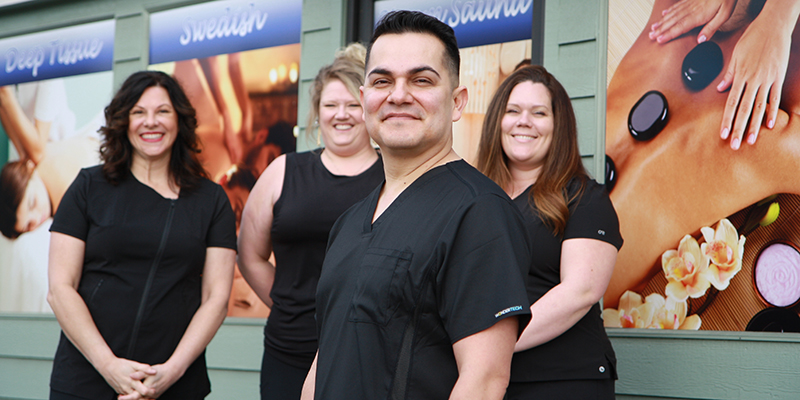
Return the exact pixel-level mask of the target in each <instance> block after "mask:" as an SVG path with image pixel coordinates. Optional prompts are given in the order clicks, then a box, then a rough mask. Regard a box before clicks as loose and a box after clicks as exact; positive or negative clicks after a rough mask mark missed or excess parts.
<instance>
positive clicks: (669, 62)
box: [603, 0, 800, 332]
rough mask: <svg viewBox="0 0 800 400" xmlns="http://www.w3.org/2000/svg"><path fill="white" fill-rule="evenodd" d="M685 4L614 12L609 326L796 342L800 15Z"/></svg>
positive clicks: (774, 5)
mask: <svg viewBox="0 0 800 400" xmlns="http://www.w3.org/2000/svg"><path fill="white" fill-rule="evenodd" d="M687 3H689V2H681V3H680V4H679V2H676V1H673V0H655V1H653V0H641V1H627V0H625V1H623V0H611V1H609V13H608V14H609V27H608V31H609V38H608V82H607V83H608V91H607V114H606V183H607V187H608V188H609V190H610V196H611V200H612V202H613V203H614V206H615V208H616V211H617V214H618V215H619V220H620V229H621V231H622V236H623V238H624V239H625V244H624V245H623V247H622V249H621V250H620V252H619V255H618V258H617V263H616V266H615V270H614V273H613V276H612V278H611V282H610V284H609V287H608V289H607V291H606V294H605V297H604V303H603V304H604V308H605V309H604V311H603V317H604V321H605V325H606V326H607V327H623V328H655V329H690V330H697V329H702V330H726V331H745V330H747V331H771V332H800V317H798V312H799V311H800V308H799V306H798V304H800V250H799V249H800V213H798V210H799V209H800V179H798V171H800V118H798V115H797V114H798V112H800V37H799V36H798V35H800V32H799V31H798V29H797V27H796V25H797V22H798V12H800V11H798V10H793V9H792V8H793V7H794V6H793V4H794V3H795V2H789V1H786V2H781V1H779V2H774V1H773V2H766V4H765V2H764V1H763V0H762V1H758V0H750V1H743V0H740V1H738V2H727V3H735V5H734V6H733V7H732V8H725V7H723V8H722V9H714V10H711V11H709V12H704V11H701V10H700V9H691V10H690V9H689V8H688V7H686V6H687ZM681 26H684V27H686V28H684V29H690V30H688V31H682V30H681V29H680V28H679V27H681ZM692 28H693V29H692Z"/></svg>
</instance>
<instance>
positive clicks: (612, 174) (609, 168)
mask: <svg viewBox="0 0 800 400" xmlns="http://www.w3.org/2000/svg"><path fill="white" fill-rule="evenodd" d="M616 183H617V167H616V166H615V165H614V160H612V159H611V157H609V156H608V154H606V190H608V192H609V193H611V191H612V190H613V189H614V185H615V184H616Z"/></svg>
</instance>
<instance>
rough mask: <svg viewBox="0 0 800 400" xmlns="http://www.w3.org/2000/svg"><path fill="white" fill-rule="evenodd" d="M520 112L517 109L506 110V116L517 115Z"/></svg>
mask: <svg viewBox="0 0 800 400" xmlns="http://www.w3.org/2000/svg"><path fill="white" fill-rule="evenodd" d="M518 112H519V110H517V109H516V108H506V114H516V113H518Z"/></svg>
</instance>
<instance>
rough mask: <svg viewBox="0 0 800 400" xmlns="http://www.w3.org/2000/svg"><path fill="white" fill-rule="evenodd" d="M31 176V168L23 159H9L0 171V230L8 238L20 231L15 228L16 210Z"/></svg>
mask: <svg viewBox="0 0 800 400" xmlns="http://www.w3.org/2000/svg"><path fill="white" fill-rule="evenodd" d="M31 176H33V168H32V167H30V166H28V165H26V163H25V161H11V162H9V163H8V164H6V165H4V166H3V169H2V171H0V232H2V233H3V236H5V237H7V238H9V239H16V238H17V237H19V235H20V234H21V233H22V232H19V231H18V230H17V210H18V209H19V205H20V203H22V197H23V196H25V189H26V188H27V187H28V182H30V180H31Z"/></svg>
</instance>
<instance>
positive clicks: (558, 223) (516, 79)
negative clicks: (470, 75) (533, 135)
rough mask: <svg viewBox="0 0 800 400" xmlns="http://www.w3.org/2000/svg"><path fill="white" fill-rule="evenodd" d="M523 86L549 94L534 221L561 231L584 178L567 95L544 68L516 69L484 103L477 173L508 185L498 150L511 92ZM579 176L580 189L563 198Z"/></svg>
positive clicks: (533, 194) (505, 161)
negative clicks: (549, 128)
mask: <svg viewBox="0 0 800 400" xmlns="http://www.w3.org/2000/svg"><path fill="white" fill-rule="evenodd" d="M522 82H533V83H541V84H542V85H544V86H545V87H546V88H547V90H548V91H549V92H550V97H551V98H552V108H553V118H554V124H553V140H552V142H551V143H550V149H549V151H548V153H547V155H546V156H545V158H544V165H543V166H542V171H541V173H540V174H539V177H538V178H537V179H536V182H535V183H534V184H533V187H532V188H531V191H530V193H529V194H528V196H529V202H530V203H531V204H532V206H535V209H538V215H539V218H541V219H542V221H543V222H544V223H545V225H547V226H548V227H549V228H550V229H551V230H552V231H553V233H554V234H561V233H563V232H564V227H565V226H566V224H567V219H568V218H569V207H568V205H569V203H570V202H571V201H572V200H574V198H577V197H580V196H581V194H582V193H583V188H584V187H585V183H586V179H588V177H589V176H588V174H587V173H586V169H585V168H584V167H583V162H582V161H581V154H580V151H579V150H578V125H577V123H576V122H575V112H574V111H573V109H572V103H571V101H570V99H569V95H568V94H567V91H566V90H564V87H563V86H561V83H559V82H558V80H556V78H555V77H554V76H553V75H551V74H550V73H549V72H547V70H546V69H545V68H544V67H542V66H538V65H532V66H527V67H524V68H520V69H518V70H517V71H515V72H514V73H512V74H511V75H510V76H509V77H508V78H506V80H505V81H503V83H502V84H501V85H500V87H499V88H498V89H497V92H496V93H495V95H494V97H493V98H492V101H491V103H489V109H488V110H487V111H486V118H485V119H484V121H483V131H482V133H481V141H480V146H479V148H478V169H479V170H480V171H481V172H483V173H484V174H485V175H486V176H488V177H489V178H490V179H492V180H493V181H495V182H496V183H497V184H498V185H500V187H502V188H503V189H504V190H507V189H508V188H509V187H510V185H511V172H509V170H508V157H507V156H506V154H505V152H503V145H502V134H503V132H502V126H501V123H502V121H503V116H504V115H505V111H506V106H507V105H508V98H509V96H510V95H511V91H512V90H513V89H514V88H515V87H516V86H517V85H519V84H520V83H522ZM573 178H578V180H579V182H580V187H579V189H578V190H577V191H575V192H574V194H573V196H571V197H569V195H568V194H567V184H568V183H569V182H570V180H572V179H573Z"/></svg>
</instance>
